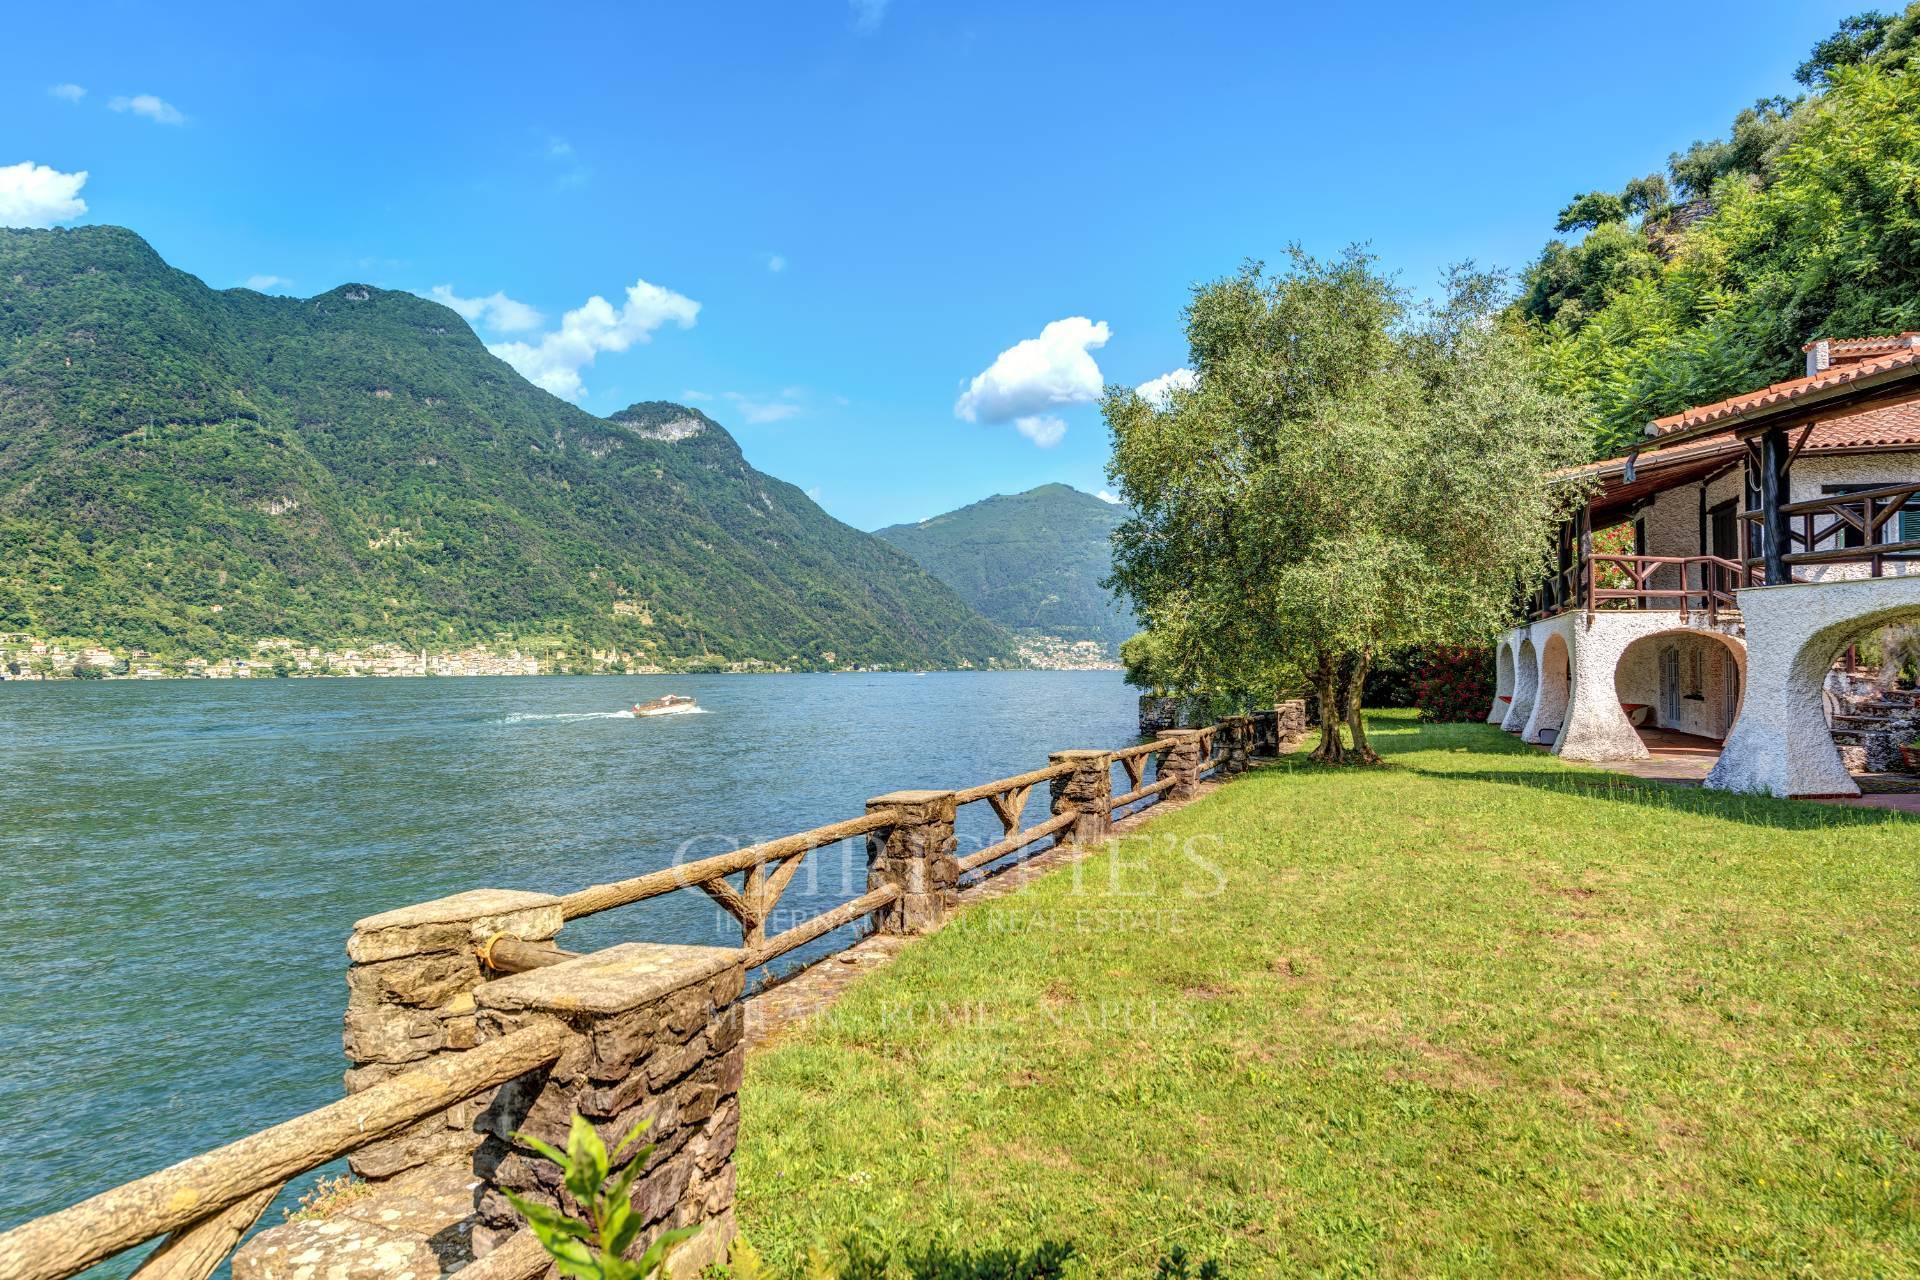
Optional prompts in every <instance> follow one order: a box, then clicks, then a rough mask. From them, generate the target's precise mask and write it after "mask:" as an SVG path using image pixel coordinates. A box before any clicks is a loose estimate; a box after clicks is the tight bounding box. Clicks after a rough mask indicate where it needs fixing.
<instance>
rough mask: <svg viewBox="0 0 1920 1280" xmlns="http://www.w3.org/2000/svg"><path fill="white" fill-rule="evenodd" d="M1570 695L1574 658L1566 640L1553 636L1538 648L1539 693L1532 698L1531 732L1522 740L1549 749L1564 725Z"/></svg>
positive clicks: (1556, 634)
mask: <svg viewBox="0 0 1920 1280" xmlns="http://www.w3.org/2000/svg"><path fill="white" fill-rule="evenodd" d="M1572 692H1573V655H1572V653H1571V652H1570V651H1569V650H1568V649H1567V640H1566V637H1565V636H1562V635H1560V634H1559V633H1558V632H1555V633H1553V634H1551V635H1549V636H1548V637H1547V638H1546V639H1545V640H1544V641H1543V642H1541V645H1540V691H1539V693H1538V694H1536V695H1535V696H1534V707H1533V720H1532V728H1531V731H1530V732H1526V733H1523V734H1522V735H1521V736H1522V737H1524V738H1525V739H1526V740H1527V741H1528V742H1537V743H1541V744H1543V745H1551V744H1552V743H1553V742H1554V740H1555V739H1557V738H1558V737H1559V736H1560V726H1561V725H1563V724H1565V723H1566V719H1567V702H1568V700H1569V698H1570V697H1571V695H1572Z"/></svg>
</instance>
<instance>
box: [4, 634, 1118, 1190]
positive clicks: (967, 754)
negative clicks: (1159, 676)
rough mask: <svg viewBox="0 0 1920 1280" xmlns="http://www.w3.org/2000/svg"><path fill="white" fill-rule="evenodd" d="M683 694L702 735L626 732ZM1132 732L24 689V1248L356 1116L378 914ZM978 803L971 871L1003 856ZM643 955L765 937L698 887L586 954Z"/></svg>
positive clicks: (967, 827) (820, 906) (757, 684)
mask: <svg viewBox="0 0 1920 1280" xmlns="http://www.w3.org/2000/svg"><path fill="white" fill-rule="evenodd" d="M667 692H677V693H688V694H692V695H694V696H695V697H697V698H698V699H699V701H700V704H701V706H702V707H704V708H705V709H706V713H705V714H701V715H680V716H664V717H657V718H651V719H634V718H632V717H630V716H625V715H617V714H615V713H616V712H617V711H618V709H619V708H622V707H625V706H627V705H629V704H631V703H633V702H636V701H641V700H645V699H648V698H654V697H658V696H659V695H661V694H663V693H667ZM1134 738H1135V707H1134V696H1133V694H1132V692H1131V691H1130V690H1128V689H1127V687H1126V686H1125V685H1124V684H1123V683H1122V682H1121V679H1120V676H1119V673H1118V672H1107V671H1092V672H1073V671H1058V672H1050V671H1025V672H1002V673H984V672H982V673H970V672H949V673H932V674H927V675H919V676H916V675H911V674H904V673H903V674H873V675H863V674H852V675H793V676H697V677H665V676H634V677H614V676H597V677H579V678H567V677H521V678H492V679H486V678H475V679H411V680H407V679H401V680H392V679H389V680H251V681H249V680H231V681H191V682H190V681H165V682H138V683H137V682H132V681H115V682H110V683H99V682H82V681H58V682H47V683H6V684H0V744H4V753H3V754H0V865H4V867H5V870H6V885H5V893H4V895H0V939H4V941H5V946H6V950H7V953H8V955H7V976H6V978H5V980H4V981H0V1058H4V1061H5V1063H6V1070H5V1071H4V1072H0V1115H4V1116H5V1117H6V1127H7V1130H8V1136H7V1139H6V1141H5V1142H3V1143H0V1228H4V1227H8V1226H12V1225H15V1224H16V1223H18V1222H20V1221H22V1220H24V1219H27V1218H31V1217H34V1216H36V1215H37V1214H40V1213H44V1212H46V1211H48V1210H52V1209H56V1208H60V1207H63V1206H64V1205H67V1204H69V1203H71V1202H73V1201H75V1200H78V1199H80V1198H83V1197H84V1196H87V1195H90V1194H92V1193H94V1192H96V1191H101V1190H104V1189H106V1188H107V1187H110V1186H113V1185H115V1184H118V1183H120V1182H124V1181H126V1180H128V1179H130V1178H134V1177H137V1176H139V1175H141V1174H144V1173H148V1172H150V1171H152V1170H154V1169H157V1168H160V1167H162V1166H164V1165H167V1164H170V1163H172V1162H173V1161H175V1160H179V1159H182V1158H184V1157H186V1156H189V1155H193V1154H195V1153H197V1152H200V1151H203V1150H205V1149H207V1148H209V1147H212V1146H216V1145H219V1144H220V1143H223V1142H226V1141H229V1140H231V1139H234V1138H238V1137H241V1136H243V1135H245V1134H247V1133H251V1132H253V1131H254V1130H256V1129H259V1128H262V1127H264V1126H266V1125H268V1124H271V1123H274V1122H276V1121H279V1120H283V1119H286V1118H289V1117H291V1116H293V1115H296V1114H298V1113H299V1112H302V1111H306V1110H308V1109H310V1108H313V1107H316V1106H320V1105H322V1104H324V1103H327V1102H330V1101H332V1100H334V1099H336V1098H338V1097H340V1096H341V1093H342V1088H341V1080H340V1076H341V1072H342V1071H343V1070H344V1069H345V1066H346V1061H345V1059H344V1058H343V1057H342V1056H341V1052H340V1018H341V1014H342V1012H343V1011H344V1009H345V1005H346V984H345V977H344V975H345V969H346V955H345V951H344V946H345V942H346V938H347V934H348V932H349V930H350V928H351V926H352V924H353V921H354V920H356V919H358V918H359V917H361V916H365V915H370V914H372V913H374V912H377V911H384V910H387V909H389V908H392V907H399V906H405V905H407V904H409V903H414V902H420V901H424V900H426V899H430V898H436V897H439V896H441V895H443V894H448V893H454V892H458V891H460V890H462V889H474V888H503V889H535V890H540V891H543V892H555V893H559V892H566V891H568V890H571V889H577V888H581V887H583V886H586V885H589V884H594V883H597V882H601V881H606V880H612V879H619V878H622V877H626V876H633V875H638V874H640V873H642V872H646V871H651V870H654V869H656V868H659V867H662V866H666V865H669V864H670V863H671V862H673V861H674V860H675V858H676V856H680V855H681V854H682V851H683V850H684V852H685V855H686V856H698V855H702V854H707V853H718V852H721V851H723V850H726V849H731V848H735V847H737V846H739V845H741V844H747V843H751V842H753V841H755V840H760V839H765V838H769V837H772V836H776V835H784V834H787V833H789V832H794V831H800V830H803V829H805V828H808V827H813V826H819V825H822V824H824V823H827V822H833V821H837V820H839V819H842V818H850V817H855V816H858V815H859V814H860V813H862V812H863V811H864V807H865V801H866V799H867V798H868V797H869V796H875V795H880V794H882V793H884V792H887V791H893V790H897V789H899V788H902V787H965V786H970V785H972V784H974V783H977V782H984V781H987V780H989V779H992V778H996V777H1002V776H1005V775H1008V774H1013V773H1019V772H1024V771H1026V770H1028V769H1034V768H1038V767H1040V766H1042V765H1044V764H1045V763H1046V756H1047V752H1049V751H1052V750H1060V749H1064V748H1069V747H1110V746H1120V745H1123V744H1125V743H1127V742H1131V741H1133V740H1134ZM1045 804H1046V800H1045V789H1044V788H1040V789H1038V790H1037V791H1036V794H1035V796H1034V798H1033V799H1031V800H1030V801H1029V802H1028V820H1029V821H1032V820H1035V818H1036V817H1037V816H1040V815H1043V814H1044V810H1045ZM986 808H987V806H985V805H973V806H969V807H968V808H967V809H965V810H963V811H962V826H961V851H962V852H963V853H964V852H967V851H968V850H970V849H973V848H979V847H982V846H983V845H984V844H986V843H990V842H991V841H992V840H993V839H995V838H997V837H998V836H999V834H1000V828H999V826H998V824H997V822H995V820H994V819H993V817H992V815H991V813H989V812H986V811H985V810H986ZM863 849H864V846H863V845H862V843H861V842H860V841H852V842H847V843H844V844H842V845H838V846H833V847H830V848H827V849H822V850H819V851H817V852H816V853H814V854H812V855H809V864H810V866H811V869H810V870H807V871H803V872H802V874H801V875H800V876H799V877H798V878H797V879H796V880H795V881H794V884H793V887H792V888H790V889H789V890H788V892H787V895H786V896H785V898H783V899H782V902H781V910H782V912H783V913H785V912H794V911H798V912H803V913H804V914H806V915H812V914H814V913H815V912H817V911H821V910H825V909H827V908H829V907H831V906H833V905H836V904H838V903H840V902H843V901H846V900H847V899H849V898H852V897H855V896H857V895H858V894H859V893H861V892H862V891H864V889H865V871H864V852H863ZM793 918H794V917H793V916H791V915H787V916H784V917H783V923H790V922H792V920H793ZM622 941H666V942H698V943H717V944H722V945H727V946H738V945H739V943H740V937H739V932H738V928H737V926H735V925H734V924H733V923H732V921H731V920H729V919H728V918H727V917H725V916H724V915H722V914H720V912H719V911H718V908H717V907H715V906H714V904H713V903H712V902H710V901H709V900H708V899H707V898H706V896H705V895H703V894H700V893H698V892H695V891H682V892H680V893H676V894H672V895H669V896H667V897H665V898H660V899H656V900H654V901H651V902H647V903H641V904H637V905H635V906H631V907H627V908H624V909H621V910H618V911H613V912H608V913H605V914H603V915H600V916H595V917H592V918H589V919H586V920H581V921H576V922H575V923H573V924H571V925H569V926H568V927H567V929H566V931H565V933H564V934H563V935H562V944H563V945H565V946H567V947H568V948H570V949H573V950H590V949H594V948H597V947H602V946H608V945H612V944H613V943H616V942H622ZM845 941H846V935H845V934H844V933H843V934H842V935H839V936H836V937H835V938H833V939H831V940H829V941H828V942H823V943H821V944H815V947H814V951H813V954H817V953H818V952H819V951H820V950H822V949H831V947H834V946H839V945H844V943H845ZM796 954H798V955H801V956H802V957H804V956H805V955H807V954H808V953H804V952H803V953H796ZM310 1182H311V1178H310V1177H306V1178H301V1179H297V1180H296V1182H295V1184H294V1188H293V1190H294V1191H298V1190H304V1189H305V1188H306V1186H307V1185H308V1184H309V1183H310ZM287 1198H289V1197H283V1199H287ZM279 1220H280V1214H279V1212H278V1210H277V1209H271V1210H269V1211H268V1213H267V1215H266V1217H265V1218H264V1219H263V1223H267V1224H271V1223H274V1222H278V1221H279Z"/></svg>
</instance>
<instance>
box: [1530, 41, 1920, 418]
mask: <svg viewBox="0 0 1920 1280" xmlns="http://www.w3.org/2000/svg"><path fill="white" fill-rule="evenodd" d="M1917 37H1920V4H1915V5H1912V6H1909V7H1908V8H1907V9H1906V10H1905V12H1903V13H1902V14H1900V15H1898V16H1893V17H1890V16H1888V15H1885V14H1880V13H1866V14H1861V15H1858V16H1856V17H1853V18H1849V19H1847V20H1846V21H1845V22H1843V23H1841V24H1840V27H1839V29H1838V30H1837V31H1836V32H1835V33H1834V35H1833V36H1831V37H1829V38H1828V39H1826V40H1824V41H1822V42H1821V43H1820V44H1819V45H1817V46H1816V47H1815V49H1814V50H1813V52H1812V54H1811V56H1810V57H1809V58H1808V60H1807V61H1806V62H1805V63H1804V64H1802V66H1801V67H1800V70H1799V73H1798V78H1799V79H1800V81H1801V83H1802V84H1803V85H1805V86H1807V88H1808V89H1809V90H1810V92H1808V93H1806V94H1805V95H1803V96H1799V97H1792V98H1788V97H1773V98H1766V99H1762V100H1761V101H1759V102H1756V103H1754V104H1753V105H1752V106H1751V107H1748V108H1746V109H1744V110H1742V111H1740V112H1739V113H1738V114H1737V115H1736V116H1735V117H1734V120H1733V122H1732V125H1731V127H1730V129H1729V131H1728V135H1727V136H1726V137H1725V138H1721V139H1715V140H1710V141H1703V142H1695V143H1694V144H1693V145H1692V146H1691V147H1689V148H1688V149H1686V150H1685V151H1682V152H1677V153H1675V154H1674V155H1673V156H1672V157H1670V159H1669V161H1668V165H1667V177H1666V179H1665V180H1662V179H1661V178H1660V177H1659V175H1650V176H1649V177H1646V178H1641V179H1636V180H1635V181H1634V182H1632V183H1629V184H1628V185H1627V186H1626V188H1624V189H1623V190H1621V191H1619V192H1617V193H1609V192H1606V191H1590V192H1586V193H1584V194H1582V195H1579V196H1577V197H1575V198H1574V199H1573V200H1572V201H1571V202H1569V204H1568V205H1567V206H1566V208H1565V209H1563V210H1562V211H1561V214H1560V217H1559V220H1558V223H1557V230H1559V231H1560V232H1561V233H1563V235H1565V234H1567V233H1576V234H1577V238H1563V239H1555V240H1553V241H1551V242H1549V243H1548V244H1547V246H1546V247H1545V248H1544V249H1543V250H1542V251H1541V254H1540V257H1539V258H1538V259H1537V260H1536V261H1535V262H1534V264H1533V266H1532V267H1531V268H1530V269H1529V271H1528V272H1527V274H1526V279H1525V288H1524V290H1523V292H1522V295H1521V298H1520V300H1519V302H1518V304H1517V308H1516V309H1517V311H1518V312H1519V313H1520V314H1521V315H1523V316H1525V317H1526V318H1527V319H1528V320H1529V321H1530V322H1532V323H1533V324H1534V325H1535V326H1536V327H1537V330H1538V332H1539V334H1540V335H1541V338H1542V340H1543V342H1544V345H1545V349H1546V351H1547V355H1548V360H1547V376H1548V378H1549V380H1550V383H1551V385H1552V386H1553V387H1554V388H1555V389H1557V390H1559V391H1560V392H1562V393H1563V394H1565V395H1567V396H1569V397H1571V398H1572V399H1574V400H1575V401H1577V402H1579V403H1580V404H1581V405H1583V406H1584V407H1585V408H1586V409H1587V410H1588V411H1589V414H1590V416H1591V420H1592V422H1593V424H1594V432H1593V448H1594V451H1595V452H1597V453H1613V452H1619V451H1621V450H1623V449H1625V448H1628V447H1631V446H1632V445H1633V444H1636V443H1638V442H1639V440H1640V439H1641V438H1642V437H1643V432H1644V428H1645V425H1646V423H1647V422H1648V420H1649V419H1652V418H1656V417H1660V416H1662V415H1664V414H1667V413H1672V412H1675V411H1677V410H1679V409H1682V408H1685V407H1687V406H1688V405H1691V404H1699V403H1703V402H1707V401H1712V400H1716V399H1719V398H1721V397H1723V396H1727V395H1731V394H1733V393H1735V392H1738V391H1743V390H1747V389H1749V388H1752V387H1754V386H1759V385H1764V384H1765V383H1768V382H1773V381H1778V380H1780V379H1782V378H1789V377H1794V376H1796V375H1797V374H1798V373H1799V372H1800V371H1801V367H1802V366H1801V359H1802V357H1801V346H1802V344H1804V343H1806V342H1807V341H1809V340H1811V339H1813V338H1816V337H1852V336H1857V335H1865V334H1872V333H1888V332H1897V331H1899V330H1902V329H1908V328H1913V327H1916V326H1920V185H1917V184H1916V183H1915V181H1914V178H1913V175H1914V173H1915V172H1920V71H1916V70H1915V68H1914V65H1913V59H1912V54H1913V49H1914V48H1915V46H1916V38H1917Z"/></svg>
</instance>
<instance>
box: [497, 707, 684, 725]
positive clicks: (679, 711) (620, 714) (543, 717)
mask: <svg viewBox="0 0 1920 1280" xmlns="http://www.w3.org/2000/svg"><path fill="white" fill-rule="evenodd" d="M706 714H707V709H706V708H705V707H673V708H670V709H668V710H666V711H655V712H652V713H651V714H648V715H635V714H634V713H633V712H632V711H519V712H515V713H514V714H513V715H510V716H507V717H506V718H505V719H502V720H499V721H496V722H495V723H497V724H536V723H540V722H543V721H545V722H552V723H558V724H575V723H578V722H579V721H582V720H641V719H646V720H651V719H654V718H655V717H658V716H661V715H670V716H703V715H706Z"/></svg>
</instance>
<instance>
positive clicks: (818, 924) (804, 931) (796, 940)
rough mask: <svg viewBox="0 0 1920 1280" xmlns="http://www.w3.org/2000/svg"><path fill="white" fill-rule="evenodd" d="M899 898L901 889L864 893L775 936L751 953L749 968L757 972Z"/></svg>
mask: <svg viewBox="0 0 1920 1280" xmlns="http://www.w3.org/2000/svg"><path fill="white" fill-rule="evenodd" d="M899 896H900V886H899V885H893V884H890V885H883V886H882V887H880V888H878V889H875V890H874V891H873V892H872V893H863V894H861V895H860V896H859V897H857V898H855V899H854V900H853V901H852V902H848V903H844V904H842V905H840V906H838V907H835V908H834V909H833V910H831V911H828V912H824V913H822V914H820V915H817V916H815V917H814V918H813V919H811V920H809V921H807V922H806V923H805V924H797V925H795V926H794V927H793V928H791V929H788V930H787V931H786V932H784V933H776V934H774V935H773V936H772V937H771V938H768V939H767V940H766V941H765V942H763V943H761V944H760V945H759V946H757V947H753V948H750V949H749V950H748V952H747V968H749V969H754V968H758V967H759V966H761V965H763V964H765V963H766V962H767V961H769V960H775V959H778V958H779V957H781V956H783V955H785V954H787V952H789V951H792V950H794V949H795V948H797V947H804V946H806V945H807V944H808V943H809V942H812V941H813V940H814V939H815V938H823V937H825V936H826V935H827V934H829V933H832V932H833V931H834V930H835V929H838V928H840V927H841V926H842V925H849V924H852V923H853V922H854V921H855V920H858V919H859V918H860V917H861V916H866V915H872V914H873V913H874V912H876V911H878V910H879V909H880V908H882V907H885V906H889V905H891V904H892V903H893V902H894V900H895V899H897V898H898V897H899Z"/></svg>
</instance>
